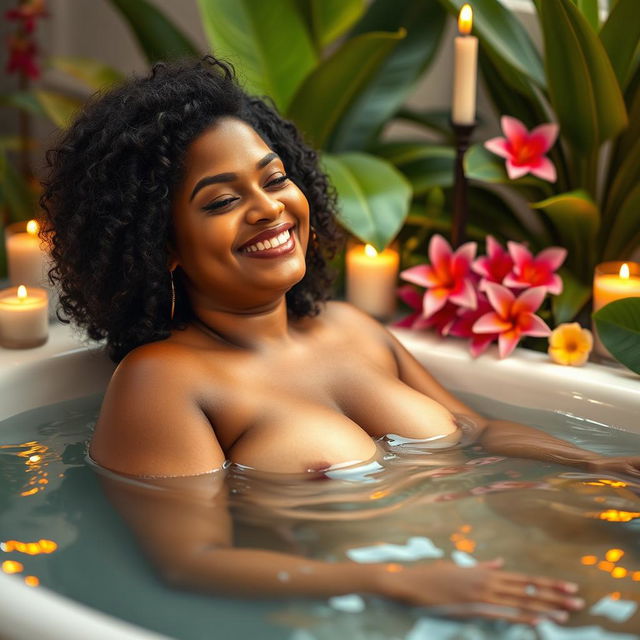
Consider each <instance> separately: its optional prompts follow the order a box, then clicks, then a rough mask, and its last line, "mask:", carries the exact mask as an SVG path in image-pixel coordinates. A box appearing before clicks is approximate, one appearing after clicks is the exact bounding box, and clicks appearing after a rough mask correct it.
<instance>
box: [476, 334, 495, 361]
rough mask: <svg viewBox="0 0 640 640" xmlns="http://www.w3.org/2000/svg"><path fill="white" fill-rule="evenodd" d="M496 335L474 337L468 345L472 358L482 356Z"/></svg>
mask: <svg viewBox="0 0 640 640" xmlns="http://www.w3.org/2000/svg"><path fill="white" fill-rule="evenodd" d="M496 337H497V335H496V334H483V335H481V336H474V337H473V338H472V340H471V342H470V344H469V351H470V352H471V356H472V357H473V358H477V357H478V356H479V355H482V354H483V353H484V352H485V351H486V350H487V347H488V346H489V345H490V344H491V343H492V342H493V341H494V340H495V339H496Z"/></svg>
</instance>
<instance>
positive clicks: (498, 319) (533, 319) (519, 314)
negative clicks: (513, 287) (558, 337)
mask: <svg viewBox="0 0 640 640" xmlns="http://www.w3.org/2000/svg"><path fill="white" fill-rule="evenodd" d="M486 293H487V298H488V299H489V302H490V303H491V306H492V307H493V311H490V312H489V313H486V314H485V315H483V316H482V317H481V318H479V319H478V320H476V322H475V324H474V325H473V331H474V333H494V334H495V333H497V334H498V351H499V354H500V358H506V357H507V356H508V355H510V354H511V352H512V351H513V350H514V349H515V348H516V345H517V344H518V342H520V338H522V337H523V336H535V337H542V336H548V335H549V334H550V333H551V329H549V327H548V326H547V324H546V323H545V322H544V320H542V318H539V317H538V316H537V315H535V312H536V311H537V310H538V309H539V308H540V305H541V304H542V301H543V300H544V297H545V296H546V295H547V289H546V287H532V288H531V289H527V290H526V291H524V292H523V293H521V294H520V295H519V296H518V297H517V298H516V297H515V296H514V295H513V293H511V291H509V289H507V288H506V287H503V286H502V285H500V284H496V283H495V282H488V283H487V285H486Z"/></svg>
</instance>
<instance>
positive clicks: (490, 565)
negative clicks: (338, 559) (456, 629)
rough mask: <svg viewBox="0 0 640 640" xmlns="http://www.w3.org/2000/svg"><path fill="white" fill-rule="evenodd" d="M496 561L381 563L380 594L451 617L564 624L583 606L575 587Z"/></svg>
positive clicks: (499, 560) (571, 584)
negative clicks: (383, 567)
mask: <svg viewBox="0 0 640 640" xmlns="http://www.w3.org/2000/svg"><path fill="white" fill-rule="evenodd" d="M502 565H503V561H502V560H501V559H496V560H491V561H488V562H480V563H479V564H477V565H476V566H475V567H459V566H458V565H456V564H454V563H453V562H448V561H437V562H434V563H431V564H426V565H416V566H412V567H401V566H399V565H394V564H392V565H387V566H386V570H384V572H383V575H382V576H381V583H382V593H383V595H385V596H387V597H389V598H393V599H395V600H400V601H402V602H406V603H408V604H412V605H417V606H423V607H430V608H433V609H434V611H435V612H437V613H442V614H445V615H449V616H455V617H476V616H480V617H483V618H500V619H504V620H508V621H509V622H522V623H525V624H536V623H537V622H539V621H540V620H542V619H544V618H551V619H552V620H554V621H555V622H566V620H567V619H568V618H569V613H568V612H569V611H578V610H579V609H582V608H583V607H584V601H583V600H582V599H580V598H576V596H575V593H576V591H577V588H578V587H577V585H575V584H573V583H568V582H565V581H563V580H556V579H554V578H543V577H539V576H528V575H525V574H520V573H509V572H506V571H501V570H500V567H501V566H502Z"/></svg>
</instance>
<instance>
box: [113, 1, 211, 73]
mask: <svg viewBox="0 0 640 640" xmlns="http://www.w3.org/2000/svg"><path fill="white" fill-rule="evenodd" d="M110 2H111V4H112V5H113V6H114V7H115V8H116V9H117V10H118V11H119V12H120V14H121V15H122V17H123V18H124V19H125V21H126V22H127V24H128V25H129V27H130V29H131V31H132V32H133V35H134V36H135V38H136V41H137V43H138V45H139V46H140V48H141V49H142V52H143V53H144V55H145V56H146V58H147V60H148V61H149V62H150V63H154V62H157V61H158V60H171V59H175V58H181V57H185V56H198V55H199V51H198V48H197V47H196V46H195V45H194V44H193V43H192V42H191V41H190V40H189V39H188V38H187V36H185V35H184V34H183V33H182V32H181V31H180V30H179V29H178V27H176V25H175V24H173V22H171V20H170V19H169V18H167V16H165V15H164V13H162V12H161V11H159V10H158V9H156V7H154V6H153V5H152V4H151V3H150V2H147V0H110Z"/></svg>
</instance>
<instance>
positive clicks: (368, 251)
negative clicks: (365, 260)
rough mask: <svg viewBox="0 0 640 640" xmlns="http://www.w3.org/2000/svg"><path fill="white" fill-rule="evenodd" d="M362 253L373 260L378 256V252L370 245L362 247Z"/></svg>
mask: <svg viewBox="0 0 640 640" xmlns="http://www.w3.org/2000/svg"><path fill="white" fill-rule="evenodd" d="M364 252H365V254H366V255H367V257H369V258H375V257H376V256H377V255H378V252H377V251H376V250H375V249H374V248H373V247H372V246H371V245H370V244H366V245H365V246H364Z"/></svg>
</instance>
